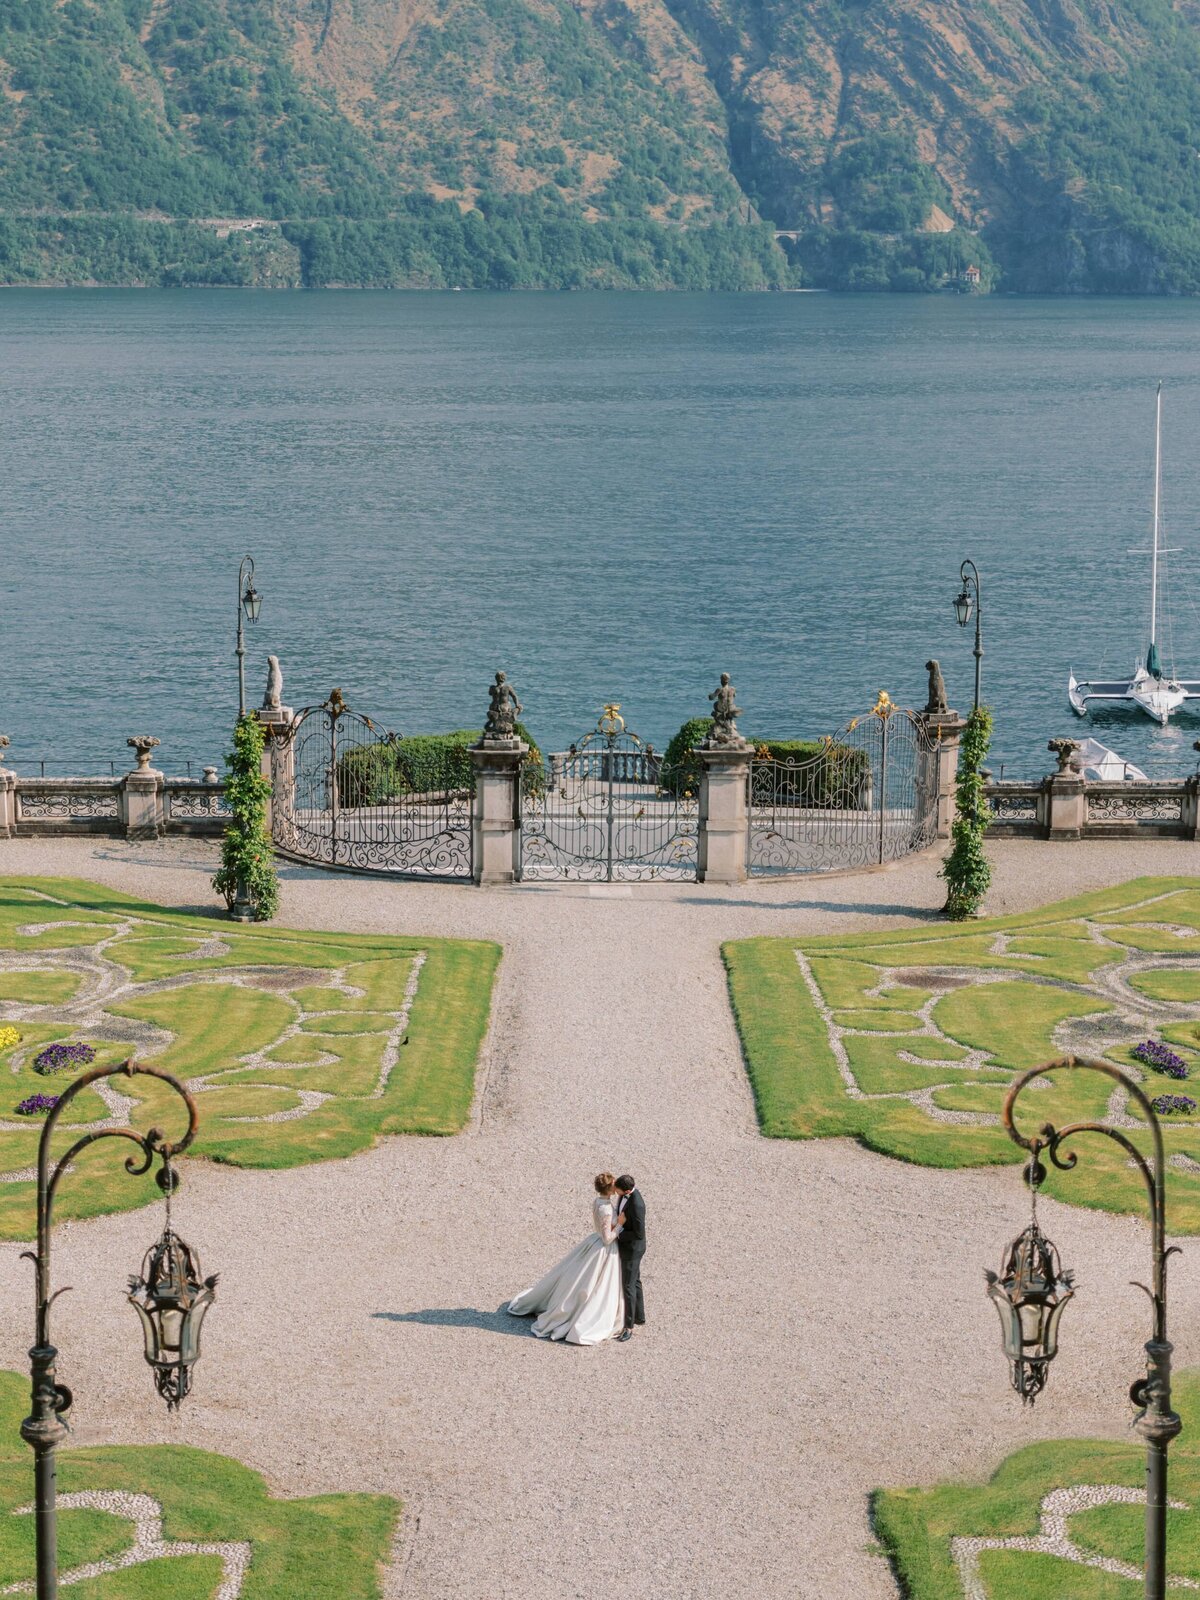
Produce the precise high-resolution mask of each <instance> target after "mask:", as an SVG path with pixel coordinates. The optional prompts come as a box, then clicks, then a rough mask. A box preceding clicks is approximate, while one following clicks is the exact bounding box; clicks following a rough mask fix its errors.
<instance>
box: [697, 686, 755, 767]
mask: <svg viewBox="0 0 1200 1600" xmlns="http://www.w3.org/2000/svg"><path fill="white" fill-rule="evenodd" d="M708 698H709V699H710V700H711V701H712V722H713V725H712V731H711V732H710V733H709V735H708V737H707V739H705V740H704V744H705V746H706V748H708V749H710V750H712V749H733V750H740V749H741V748H742V746H743V745H744V744H745V743H746V741H745V739H743V738H742V736H741V734H740V733H739V732H738V730H737V719H738V717H740V716H741V714H742V708H741V706H739V705H738V703H737V690H736V689H735V688H734V687H733V684H732V683H730V681H729V674H728V673H727V672H723V673H722V674H721V682H720V685H719V687H718V688H716V689H714V690H713V691H712V693H711V694H710V695H709V697H708Z"/></svg>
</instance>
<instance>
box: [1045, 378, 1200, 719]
mask: <svg viewBox="0 0 1200 1600" xmlns="http://www.w3.org/2000/svg"><path fill="white" fill-rule="evenodd" d="M1161 504H1162V384H1161V383H1160V384H1159V386H1158V395H1157V399H1156V402H1155V409H1154V545H1153V549H1152V553H1151V557H1150V642H1149V644H1148V645H1147V646H1146V659H1145V660H1144V661H1140V662H1139V663H1138V665H1137V668H1136V670H1135V671H1134V674H1133V676H1132V677H1131V678H1121V679H1117V680H1115V681H1105V680H1102V679H1097V678H1091V679H1088V680H1087V681H1086V682H1083V683H1078V682H1076V679H1075V674H1074V672H1072V673H1071V675H1070V679H1069V681H1068V683H1067V698H1068V700H1070V702H1071V709H1072V711H1074V712H1076V713H1077V714H1078V715H1079V716H1081V717H1086V716H1087V713H1088V706H1089V705H1090V704H1091V703H1092V702H1093V701H1103V702H1105V703H1107V704H1114V703H1120V702H1124V703H1125V704H1126V705H1133V706H1137V707H1138V708H1139V709H1140V710H1142V711H1144V712H1145V713H1146V715H1147V716H1148V717H1153V718H1154V720H1155V722H1158V723H1161V724H1163V726H1165V725H1166V724H1167V722H1168V721H1169V720H1170V717H1171V713H1172V712H1173V711H1177V710H1178V709H1179V707H1180V706H1181V705H1182V704H1183V703H1184V701H1185V700H1195V699H1200V679H1179V678H1176V677H1174V676H1173V675H1169V674H1167V673H1165V672H1164V671H1163V668H1162V662H1161V661H1160V660H1159V655H1158V557H1159V553H1160V552H1159V514H1160V507H1161Z"/></svg>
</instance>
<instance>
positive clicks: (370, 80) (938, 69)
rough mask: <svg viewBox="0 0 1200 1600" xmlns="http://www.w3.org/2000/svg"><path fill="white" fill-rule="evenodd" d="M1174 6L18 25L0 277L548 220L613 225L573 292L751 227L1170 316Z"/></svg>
mask: <svg viewBox="0 0 1200 1600" xmlns="http://www.w3.org/2000/svg"><path fill="white" fill-rule="evenodd" d="M1197 9H1198V7H1197V4H1196V0H1186V3H1181V4H1180V5H1179V6H1178V7H1177V6H1175V5H1173V4H1171V3H1170V0H1121V3H1117V0H805V3H804V4H798V3H797V0H275V4H274V5H273V6H272V7H270V8H265V7H263V6H261V5H260V4H258V3H257V0H62V3H59V4H56V3H53V0H11V3H10V4H9V5H8V6H6V7H5V8H3V9H2V10H0V89H2V90H3V93H2V95H0V270H2V268H3V249H4V237H5V236H4V233H3V226H4V225H5V223H6V220H7V222H8V223H9V224H11V225H12V226H18V223H19V226H21V227H24V226H26V224H27V222H28V219H29V218H30V217H31V216H33V215H35V214H36V215H39V216H42V217H45V216H46V215H52V214H70V215H72V216H74V217H76V218H78V217H87V218H92V219H95V218H96V217H98V216H100V215H102V214H103V215H104V216H106V217H111V216H113V215H117V216H136V215H138V214H141V215H143V216H144V215H146V214H153V215H161V214H170V215H172V216H182V217H191V218H195V217H204V216H213V215H222V216H239V215H242V216H245V215H260V216H262V217H265V218H268V219H277V220H278V221H279V222H280V223H281V224H282V226H283V229H284V233H285V234H286V232H287V229H288V227H289V226H291V225H292V224H306V223H307V222H309V221H310V220H311V219H314V218H321V219H333V220H334V221H345V220H346V219H350V220H351V221H352V222H353V223H354V224H355V226H358V225H359V224H362V225H363V226H365V225H366V223H367V222H369V221H370V222H373V224H374V225H375V226H376V227H377V233H376V235H373V236H372V238H374V239H375V240H376V242H378V239H379V238H382V237H383V235H382V234H380V233H378V229H379V228H382V227H383V226H384V223H385V222H389V225H390V221H391V219H395V218H396V217H397V216H398V215H403V216H405V217H408V218H412V217H414V216H415V217H417V218H418V220H419V219H420V218H421V217H422V216H424V215H425V213H422V212H421V210H420V206H421V205H422V204H425V205H433V206H434V207H435V208H436V207H437V206H438V205H441V206H442V207H443V208H444V213H445V214H444V215H443V214H442V213H440V212H439V213H438V216H439V217H440V219H441V220H440V221H439V224H438V225H439V227H443V231H444V226H449V223H447V222H446V217H449V218H450V220H451V221H453V219H455V218H458V217H460V216H461V217H464V218H467V219H468V222H469V219H470V218H472V217H480V218H483V219H485V220H486V221H487V225H488V226H489V227H494V226H498V224H497V222H496V218H497V217H500V216H501V215H503V217H506V218H508V219H509V220H510V221H511V222H512V224H513V226H515V227H519V228H520V229H522V230H524V231H523V233H522V239H521V241H520V242H518V243H514V244H513V245H512V249H513V250H514V251H515V252H516V253H517V255H518V256H519V255H520V253H521V251H522V250H526V251H528V250H529V249H531V248H532V246H531V245H530V239H531V238H532V236H533V234H539V237H540V236H541V234H544V233H545V229H546V228H547V227H548V226H549V225H550V224H551V223H554V224H555V225H560V224H561V225H565V224H567V223H570V224H571V225H573V226H574V225H578V224H581V223H589V224H602V225H606V226H609V227H611V228H612V229H615V230H616V232H614V233H613V239H614V241H615V242H614V244H613V252H614V254H613V260H614V265H613V267H612V270H611V271H609V270H608V268H607V267H606V268H605V273H606V274H607V275H606V276H605V275H604V274H602V275H601V276H600V277H599V278H597V277H596V276H595V275H594V273H592V269H591V268H590V267H589V268H588V271H587V273H585V275H584V279H583V281H623V280H622V273H624V274H625V276H626V277H629V276H630V275H632V277H633V279H634V281H636V280H637V270H638V269H637V268H636V263H635V265H634V266H630V265H629V264H628V263H625V264H624V265H622V264H621V259H620V258H621V254H622V250H623V249H624V248H625V246H624V244H622V243H621V241H622V240H624V241H627V240H629V239H633V240H634V242H635V245H636V241H637V240H639V239H640V240H642V241H643V243H645V245H646V248H647V249H648V250H650V251H651V254H653V252H654V251H655V250H657V251H658V252H659V257H661V255H662V253H663V251H664V250H666V251H667V252H668V253H669V251H670V249H671V248H673V247H672V246H671V238H672V235H671V230H675V234H674V238H675V243H676V244H678V240H679V236H680V234H681V233H684V234H688V235H695V234H696V232H697V230H700V229H708V230H711V229H713V228H724V229H729V228H732V227H735V226H736V227H737V228H738V229H743V230H744V229H750V230H754V229H755V228H756V226H757V224H759V223H760V222H763V223H768V224H770V225H771V226H773V227H774V228H775V229H776V230H779V231H781V232H783V231H786V232H787V233H788V234H789V235H791V236H792V237H790V238H789V239H787V240H785V241H784V245H785V248H787V249H788V250H789V251H790V252H791V254H792V256H793V258H794V259H796V260H798V261H799V262H800V263H801V264H802V267H803V268H804V270H805V271H806V272H807V274H808V276H809V279H810V281H811V280H812V279H813V278H814V277H815V278H816V280H817V281H823V280H824V281H832V282H845V283H847V284H849V285H851V286H860V287H876V286H886V285H887V284H889V283H890V284H891V285H892V286H893V287H929V286H932V285H933V284H935V283H937V282H940V281H942V279H943V278H944V277H945V276H946V274H947V273H949V274H950V275H953V274H954V272H955V271H956V270H958V268H959V267H960V266H961V265H962V263H963V262H965V261H966V260H967V259H968V257H970V256H972V255H974V256H978V257H979V258H980V259H982V260H983V261H984V262H985V264H986V263H988V246H989V245H990V246H991V249H992V252H993V253H994V254H995V255H996V256H997V257H998V258H999V261H1000V265H1001V267H1002V269H1003V272H1004V274H1005V277H1006V279H1007V281H1008V283H1009V284H1011V285H1012V286H1015V287H1021V288H1041V289H1056V290H1062V291H1066V292H1077V291H1080V290H1086V289H1089V288H1105V289H1113V288H1123V289H1127V290H1130V291H1133V292H1162V291H1164V290H1167V291H1170V290H1182V291H1188V292H1191V291H1195V290H1197V289H1200V268H1198V267H1197V266H1196V263H1197V261H1200V220H1198V219H1200V153H1198V152H1197V149H1196V148H1195V145H1196V141H1197V138H1200V135H1197V134H1196V133H1195V132H1194V130H1195V129H1196V128H1197V127H1200V46H1198V43H1197V40H1198V33H1197V21H1196V12H1197ZM505 208H507V209H505ZM21 219H24V220H21ZM514 219H515V220H514ZM424 225H425V224H424V223H422V226H424ZM443 225H444V226H443ZM506 225H507V224H506ZM38 226H39V227H40V229H41V233H40V234H39V239H40V240H41V242H40V243H39V246H38V248H39V249H40V250H41V251H42V252H43V254H45V253H46V252H49V253H50V254H51V255H52V254H53V251H54V248H55V246H54V243H53V239H50V238H49V235H47V234H46V228H45V225H44V222H43V223H39V224H38ZM414 226H415V224H414ZM464 226H467V225H466V224H464ZM531 229H532V230H533V234H531V232H530V230H531ZM539 230H540V233H539ZM630 230H633V231H632V233H631V232H630ZM638 230H641V231H640V232H639V231H638ZM655 230H657V232H656V231H655ZM469 235H470V226H467V236H469ZM618 235H619V238H618ZM14 237H15V236H14ZM21 237H22V238H24V237H25V235H21ZM322 237H323V238H324V236H322ZM388 237H391V235H389V236H388ZM756 237H759V236H757V235H756ZM297 238H298V239H299V238H301V236H300V235H297ZM48 239H49V242H47V240H48ZM303 240H310V243H309V244H305V243H303ZM655 241H657V242H655ZM664 241H666V243H665V244H664ZM923 241H924V242H923ZM939 241H940V242H939ZM310 244H311V239H310V235H309V234H304V235H303V239H302V240H301V243H300V244H298V245H297V248H301V249H303V250H309V249H310ZM361 245H362V240H361V239H359V240H358V243H357V244H356V249H357V248H359V246H361ZM13 248H17V247H16V246H13ZM322 248H325V245H324V244H322ZM372 248H374V246H372ZM388 248H389V249H392V250H393V254H394V253H395V251H396V250H398V249H399V245H397V244H395V241H394V240H393V243H392V245H389V246H388ZM465 248H468V249H469V248H473V246H471V245H470V240H469V237H468V244H467V246H466V247H465ZM478 248H480V249H484V248H488V249H492V248H496V247H495V246H494V245H490V244H489V245H486V246H485V245H484V244H482V243H480V244H479V245H478ZM572 248H573V247H572ZM638 248H640V246H639V247H638ZM722 248H723V249H724V248H725V246H724V245H722ZM738 248H740V247H738ZM761 249H762V247H761V244H757V243H756V245H755V250H756V251H758V257H761ZM368 253H369V252H368ZM385 253H386V252H385ZM585 253H586V252H585ZM735 253H736V251H735ZM758 257H756V259H758ZM656 259H657V258H656ZM763 259H764V260H765V258H763ZM606 260H607V257H606ZM371 270H372V271H376V270H377V269H376V267H373V268H372V269H371ZM522 270H523V269H522ZM781 270H782V269H781ZM988 270H990V266H989V267H988ZM363 271H364V272H365V271H366V269H365V268H364V269H363ZM397 271H399V269H397ZM763 271H764V272H765V275H766V276H765V278H764V279H763V281H769V280H770V279H771V277H772V274H773V273H774V272H775V269H774V268H770V267H769V265H767V266H764V268H763ZM755 274H757V275H758V277H762V273H759V271H758V268H755V269H754V273H752V276H754V275H755ZM402 277H403V275H402V274H401V277H400V278H398V279H396V281H401V279H402ZM351 278H352V280H353V281H375V279H372V278H369V277H367V278H359V279H354V275H353V274H351ZM535 279H536V273H535ZM383 281H388V280H386V277H385V279H384V280H383ZM431 281H434V280H431ZM515 281H522V280H520V279H519V278H518V279H517V280H515ZM546 281H553V280H552V279H551V278H547V279H546ZM563 281H575V280H574V279H571V278H570V277H569V275H568V276H567V277H566V278H564V279H563Z"/></svg>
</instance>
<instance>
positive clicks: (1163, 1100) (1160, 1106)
mask: <svg viewBox="0 0 1200 1600" xmlns="http://www.w3.org/2000/svg"><path fill="white" fill-rule="evenodd" d="M1150 1104H1151V1105H1152V1106H1153V1107H1154V1109H1155V1111H1157V1112H1158V1113H1159V1115H1160V1116H1164V1117H1169V1116H1171V1115H1172V1113H1173V1112H1176V1111H1179V1112H1182V1114H1183V1115H1184V1116H1185V1117H1190V1116H1191V1114H1192V1112H1193V1111H1195V1109H1196V1102H1195V1101H1194V1100H1193V1099H1192V1097H1191V1095H1190V1094H1160V1095H1158V1096H1156V1098H1155V1099H1153V1100H1151V1102H1150Z"/></svg>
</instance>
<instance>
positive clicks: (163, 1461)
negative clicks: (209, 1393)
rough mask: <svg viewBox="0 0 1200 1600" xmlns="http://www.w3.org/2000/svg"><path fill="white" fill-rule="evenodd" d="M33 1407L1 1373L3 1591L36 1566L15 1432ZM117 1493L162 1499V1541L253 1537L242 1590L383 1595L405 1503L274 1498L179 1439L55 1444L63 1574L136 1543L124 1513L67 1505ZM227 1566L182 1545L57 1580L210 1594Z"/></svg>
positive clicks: (204, 1598) (126, 1595)
mask: <svg viewBox="0 0 1200 1600" xmlns="http://www.w3.org/2000/svg"><path fill="white" fill-rule="evenodd" d="M147 1388H148V1389H149V1380H147ZM150 1403H152V1402H151V1399H150V1397H149V1395H148V1397H147V1404H150ZM153 1403H155V1404H158V1403H160V1402H158V1401H157V1400H156V1399H155V1400H154V1401H153ZM28 1410H29V1386H28V1380H27V1379H25V1378H22V1377H19V1376H18V1375H17V1374H16V1373H14V1372H0V1589H4V1588H6V1587H7V1586H8V1585H9V1584H13V1583H20V1582H22V1581H27V1580H29V1579H31V1578H32V1577H33V1572H34V1528H33V1517H32V1516H29V1515H22V1514H19V1513H20V1512H21V1508H23V1507H25V1506H28V1505H29V1504H30V1502H31V1501H32V1498H33V1453H32V1451H30V1450H29V1449H28V1448H27V1447H26V1446H25V1445H24V1444H23V1443H22V1442H21V1439H20V1437H19V1435H18V1432H17V1430H18V1428H19V1426H20V1422H21V1418H22V1417H24V1416H25V1415H26V1413H27V1412H28ZM184 1416H185V1417H186V1411H185V1412H184ZM114 1491H116V1492H119V1493H124V1494H137V1495H147V1496H149V1497H150V1498H151V1499H153V1500H155V1501H157V1502H158V1504H159V1506H160V1507H161V1508H162V1537H163V1540H164V1541H165V1542H167V1543H178V1544H184V1545H190V1544H219V1545H222V1546H225V1547H229V1546H231V1545H239V1544H248V1545H249V1558H250V1559H249V1567H248V1568H247V1569H245V1571H244V1575H243V1576H242V1578H241V1584H240V1588H239V1589H238V1590H237V1591H236V1594H237V1600H333V1597H335V1596H336V1597H337V1600H378V1597H379V1596H380V1595H381V1593H382V1586H381V1581H380V1572H381V1567H382V1564H383V1563H384V1562H385V1561H386V1560H387V1558H388V1554H389V1551H390V1548H391V1543H392V1537H393V1532H394V1529H395V1525H396V1519H397V1515H398V1513H399V1506H398V1504H397V1502H396V1501H395V1500H392V1499H390V1498H388V1497H387V1496H384V1495H366V1494H335V1495H322V1496H320V1497H316V1498H313V1499H309V1500H277V1499H275V1498H273V1497H272V1496H271V1494H270V1493H269V1492H268V1489H267V1486H266V1484H265V1483H264V1481H263V1479H262V1478H260V1477H259V1475H258V1473H256V1472H251V1471H250V1470H249V1469H248V1468H246V1467H243V1466H242V1465H241V1464H240V1463H239V1462H237V1461H231V1460H230V1459H229V1458H228V1457H227V1456H219V1455H213V1454H210V1453H209V1452H208V1451H205V1450H193V1449H190V1448H187V1447H183V1446H178V1445H154V1446H136V1447H134V1446H129V1445H112V1446H107V1447H104V1446H101V1447H89V1448H87V1449H83V1450H74V1449H71V1448H69V1447H68V1448H66V1449H64V1450H60V1452H59V1455H58V1493H59V1504H60V1510H59V1514H58V1543H59V1573H60V1579H61V1578H65V1577H66V1576H67V1575H68V1574H69V1573H70V1572H71V1571H72V1570H73V1569H75V1568H78V1567H80V1566H83V1565H84V1564H85V1563H90V1562H102V1561H111V1560H113V1558H114V1557H116V1558H119V1557H120V1556H121V1555H122V1554H124V1553H126V1552H129V1551H130V1550H132V1549H133V1547H134V1545H135V1537H136V1536H135V1529H134V1526H133V1524H132V1523H131V1521H130V1520H129V1519H128V1517H127V1516H123V1515H118V1514H115V1513H114V1512H112V1511H107V1510H100V1509H97V1508H95V1507H92V1506H76V1507H72V1506H70V1504H69V1502H68V1504H67V1505H66V1506H64V1505H63V1500H64V1497H67V1496H71V1495H77V1494H94V1493H97V1492H109V1493H112V1492H114ZM14 1513H18V1514H17V1515H14ZM225 1573H226V1567H225V1560H224V1558H223V1556H222V1554H221V1553H215V1554H212V1553H208V1554H206V1553H199V1552H196V1553H189V1552H186V1551H183V1552H180V1553H178V1554H175V1555H164V1556H161V1557H159V1558H158V1559H157V1560H151V1561H147V1562H145V1563H144V1564H139V1565H135V1566H130V1567H128V1568H126V1569H125V1570H124V1571H115V1572H111V1571H110V1572H106V1573H104V1574H102V1575H99V1576H95V1577H91V1578H87V1579H84V1580H83V1581H81V1582H79V1583H73V1584H70V1585H67V1584H65V1583H64V1584H63V1585H62V1589H63V1592H64V1594H67V1595H71V1596H77V1597H78V1600H163V1597H164V1596H168V1595H169V1596H171V1597H172V1600H213V1597H214V1596H215V1595H216V1593H217V1590H218V1589H219V1588H220V1586H221V1583H222V1581H223V1579H224V1577H225Z"/></svg>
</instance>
